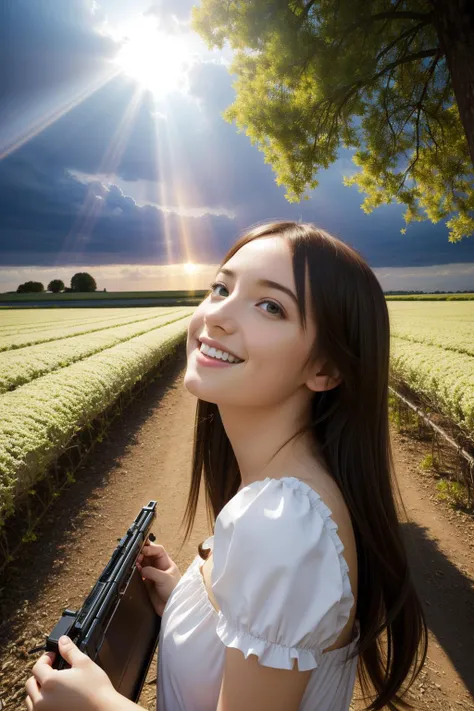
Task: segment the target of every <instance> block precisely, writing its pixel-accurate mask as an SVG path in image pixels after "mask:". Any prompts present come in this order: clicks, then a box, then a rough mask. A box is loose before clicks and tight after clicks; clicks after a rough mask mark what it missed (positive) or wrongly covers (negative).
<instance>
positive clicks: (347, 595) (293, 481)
mask: <svg viewBox="0 0 474 711" xmlns="http://www.w3.org/2000/svg"><path fill="white" fill-rule="evenodd" d="M264 481H285V482H286V483H287V484H288V486H290V488H292V489H298V488H301V487H303V488H304V490H305V491H306V493H307V494H308V496H309V499H310V501H311V505H312V506H313V507H314V508H315V509H316V511H317V512H318V513H319V515H320V516H321V518H322V519H323V522H324V525H325V526H326V528H327V530H328V531H329V535H330V536H331V540H332V542H333V543H334V547H335V548H336V551H337V555H338V558H339V563H340V566H341V574H342V597H341V600H340V603H339V606H338V608H337V623H336V625H335V632H334V635H333V637H332V638H330V639H329V640H327V641H326V642H325V645H324V648H325V649H326V648H327V647H330V646H331V645H332V644H334V642H335V641H336V639H337V638H338V637H339V635H340V633H341V630H342V629H343V628H344V627H345V626H346V623H347V620H348V619H349V617H350V614H351V610H352V607H353V605H354V602H355V598H354V595H353V593H352V588H351V581H350V578H349V566H348V564H347V561H346V559H345V558H344V555H343V552H344V544H343V542H342V541H341V539H340V538H339V535H338V533H337V531H338V529H339V526H338V525H337V523H336V522H335V521H334V520H333V519H332V518H331V516H332V511H331V509H330V508H329V506H326V504H325V503H324V501H323V500H322V499H321V497H320V496H319V494H318V493H317V491H315V490H314V489H313V488H312V487H311V486H310V485H309V484H307V483H306V482H305V481H303V480H302V479H298V478H297V477H295V476H284V477H281V479H272V478H271V477H266V478H265V480H264ZM354 641H355V640H354Z"/></svg>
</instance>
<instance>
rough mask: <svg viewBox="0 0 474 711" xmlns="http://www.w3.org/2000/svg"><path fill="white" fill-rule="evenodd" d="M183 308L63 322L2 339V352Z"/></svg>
mask: <svg viewBox="0 0 474 711" xmlns="http://www.w3.org/2000/svg"><path fill="white" fill-rule="evenodd" d="M182 308H183V307H182V306H171V307H169V308H166V309H164V308H159V309H154V310H153V312H151V311H149V310H146V312H145V313H146V316H144V315H143V309H142V310H141V312H140V313H141V314H142V315H141V318H140V317H139V315H138V314H134V315H130V316H128V314H127V317H126V318H124V315H123V312H122V313H121V314H120V315H118V316H117V318H116V319H114V320H113V322H110V321H108V322H105V321H104V320H103V319H101V320H99V321H97V322H93V321H91V319H87V321H84V323H82V324H75V325H72V326H71V325H70V326H64V325H63V324H62V323H61V322H59V323H58V324H56V325H55V326H53V327H52V328H48V329H46V330H39V331H32V332H24V331H20V333H16V334H14V335H9V336H3V337H0V351H7V350H13V349H16V348H26V347H27V346H32V345H35V344H36V343H47V342H48V341H58V340H60V339H63V338H71V336H79V335H80V334H83V333H94V331H102V330H105V329H106V328H115V327H116V325H117V321H118V322H119V325H120V326H122V325H125V324H127V323H138V322H139V321H147V320H150V319H152V318H155V317H156V316H157V315H158V314H160V313H172V312H174V311H178V310H179V309H182Z"/></svg>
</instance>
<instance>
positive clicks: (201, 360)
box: [196, 343, 244, 368]
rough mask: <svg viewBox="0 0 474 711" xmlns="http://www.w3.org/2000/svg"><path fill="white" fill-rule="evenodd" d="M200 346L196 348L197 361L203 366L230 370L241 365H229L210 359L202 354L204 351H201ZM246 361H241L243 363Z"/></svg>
mask: <svg viewBox="0 0 474 711" xmlns="http://www.w3.org/2000/svg"><path fill="white" fill-rule="evenodd" d="M199 348H200V344H199V343H198V346H197V347H196V350H197V353H196V360H197V362H198V363H200V364H201V365H207V366H209V367H211V368H212V367H213V366H214V367H215V368H230V367H231V366H232V365H240V363H229V362H227V361H225V360H219V359H218V358H209V356H207V355H206V354H205V353H202V351H200V350H199ZM243 362H244V361H241V363H243Z"/></svg>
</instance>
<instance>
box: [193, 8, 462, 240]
mask: <svg viewBox="0 0 474 711" xmlns="http://www.w3.org/2000/svg"><path fill="white" fill-rule="evenodd" d="M444 1H445V0H443V2H444ZM437 2H438V4H439V5H440V7H441V5H442V4H443V2H441V1H440V0H306V1H305V2H304V1H303V0H228V1H227V2H225V3H224V2H221V0H202V3H201V6H200V7H194V8H193V18H192V23H193V27H194V29H195V30H196V31H197V32H198V33H199V34H200V35H201V36H202V37H203V38H204V39H205V40H206V41H207V42H208V45H209V46H210V47H212V46H217V47H220V48H222V47H223V45H224V42H225V41H228V42H229V44H230V46H231V47H232V49H233V50H234V60H233V63H232V65H231V67H230V69H229V71H230V72H231V73H232V74H235V75H236V76H237V79H236V81H235V83H234V88H235V89H236V99H235V101H234V103H233V104H232V105H231V106H230V107H228V108H227V109H226V111H225V112H224V118H225V119H226V120H227V121H229V122H232V121H235V122H236V124H237V126H238V128H239V131H245V132H246V133H247V135H248V136H249V138H250V140H251V142H252V143H253V144H256V145H258V146H259V148H260V149H261V150H262V151H263V153H264V155H265V161H266V162H267V163H270V164H271V165H272V167H273V169H274V171H275V173H276V182H277V184H278V185H284V186H285V187H286V189H287V192H286V194H285V197H286V198H287V199H288V200H289V201H290V202H297V201H299V200H300V199H301V198H302V197H303V199H309V196H308V195H303V193H304V192H305V190H308V189H309V190H312V189H314V188H316V187H317V185H318V180H317V177H316V176H317V174H318V172H319V171H320V170H322V169H325V168H328V167H329V166H330V165H331V164H332V163H333V162H334V161H335V160H336V158H337V156H338V153H339V150H340V148H341V147H344V148H350V149H354V155H353V161H354V163H355V165H356V166H357V167H358V168H359V169H360V170H358V171H357V172H355V173H354V174H353V175H351V176H350V177H346V178H344V183H345V185H356V186H357V187H358V188H359V190H360V192H363V193H365V199H364V201H363V203H362V209H363V210H364V211H365V212H368V213H369V212H372V211H373V210H374V208H376V207H377V206H379V205H381V204H384V203H390V202H393V201H396V202H399V203H402V204H404V205H405V206H406V211H405V214H404V218H405V223H406V225H407V224H408V223H409V222H411V221H413V220H424V219H430V220H432V221H433V222H438V221H439V220H441V219H443V218H449V219H447V222H446V225H447V227H448V228H449V240H450V241H451V242H456V241H459V240H461V239H462V238H463V237H465V236H468V235H470V234H472V233H473V232H474V175H473V164H472V160H471V158H470V154H469V147H470V146H469V145H468V140H467V138H466V131H465V130H464V127H465V126H466V125H467V124H466V118H465V116H464V114H463V117H462V118H463V121H461V117H460V113H459V106H458V103H457V102H456V98H455V94H454V91H453V84H452V77H451V74H450V71H449V68H448V64H449V62H448V61H447V57H446V52H445V51H444V49H443V48H442V47H446V42H442V41H440V39H439V26H438V25H437V15H436V8H435V5H436V3H437ZM463 2H465V0H456V3H458V4H459V3H463ZM452 7H453V6H452ZM452 7H451V10H452ZM472 56H473V62H474V53H473V55H472ZM451 64H452V63H451ZM471 148H473V151H471V152H472V153H473V155H474V147H473V146H471ZM404 231H405V229H403V230H402V232H404Z"/></svg>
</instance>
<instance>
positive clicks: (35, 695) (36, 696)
mask: <svg viewBox="0 0 474 711" xmlns="http://www.w3.org/2000/svg"><path fill="white" fill-rule="evenodd" d="M25 688H26V693H27V694H28V696H30V697H31V702H32V703H33V704H37V703H38V701H39V700H40V699H41V694H40V690H39V688H38V682H37V681H36V679H35V677H34V676H30V678H29V679H28V680H27V682H26V684H25Z"/></svg>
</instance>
